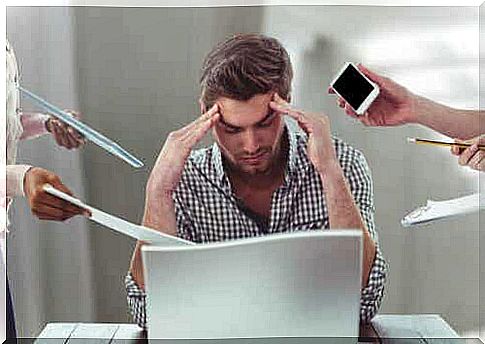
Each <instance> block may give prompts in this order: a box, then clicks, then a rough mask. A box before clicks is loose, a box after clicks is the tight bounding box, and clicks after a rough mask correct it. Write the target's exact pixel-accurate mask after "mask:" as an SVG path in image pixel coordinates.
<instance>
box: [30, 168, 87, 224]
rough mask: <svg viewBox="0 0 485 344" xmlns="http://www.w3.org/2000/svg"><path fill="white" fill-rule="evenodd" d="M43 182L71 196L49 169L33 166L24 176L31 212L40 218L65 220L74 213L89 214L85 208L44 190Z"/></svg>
mask: <svg viewBox="0 0 485 344" xmlns="http://www.w3.org/2000/svg"><path fill="white" fill-rule="evenodd" d="M45 184H50V185H52V186H53V187H54V188H56V189H58V190H60V191H62V192H64V193H66V194H68V195H71V196H72V192H71V191H70V190H69V189H68V188H67V187H66V186H65V185H64V184H62V182H61V180H60V178H59V177H58V176H57V175H55V174H54V173H52V172H51V171H47V170H44V169H43V168H40V167H33V168H31V169H30V170H28V171H27V173H26V174H25V177H24V192H25V197H26V198H27V201H28V202H29V205H30V209H31V211H32V213H33V214H34V215H35V216H37V217H38V218H39V219H41V220H51V221H65V220H67V219H69V218H71V217H73V216H75V215H85V216H89V212H88V211H87V210H85V209H82V208H79V207H76V206H75V205H73V204H71V203H69V202H67V201H65V200H62V199H60V198H57V197H55V196H52V195H50V194H48V193H47V192H45V191H44V189H43V187H44V185H45Z"/></svg>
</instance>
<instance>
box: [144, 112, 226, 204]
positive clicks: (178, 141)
mask: <svg viewBox="0 0 485 344" xmlns="http://www.w3.org/2000/svg"><path fill="white" fill-rule="evenodd" d="M219 116H220V115H219V108H218V106H217V104H215V105H214V106H212V107H211V108H210V109H209V111H207V112H206V113H204V114H202V115H201V116H200V117H199V118H197V119H196V120H195V121H193V122H192V123H190V124H189V125H187V126H185V127H183V128H181V129H179V130H176V131H173V132H171V133H170V134H169V135H168V137H167V140H166V141H165V144H164V145H163V148H162V150H161V152H160V154H159V156H158V158H157V161H156V163H155V166H154V168H153V170H152V172H151V174H150V178H149V180H148V187H154V188H155V189H156V190H157V193H158V192H162V193H165V194H167V195H168V194H171V193H172V192H173V190H175V188H176V187H177V185H178V183H179V181H180V177H181V175H182V172H183V169H184V165H185V162H186V160H187V158H188V157H189V155H190V152H191V151H192V149H193V148H194V146H195V145H196V144H197V143H198V142H199V141H200V140H201V139H202V138H203V137H204V136H205V134H206V133H207V132H208V131H209V129H210V128H212V127H213V125H214V124H215V123H216V122H217V120H218V119H219Z"/></svg>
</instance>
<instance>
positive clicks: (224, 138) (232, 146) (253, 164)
mask: <svg viewBox="0 0 485 344" xmlns="http://www.w3.org/2000/svg"><path fill="white" fill-rule="evenodd" d="M272 99H273V92H271V93H267V94H260V95H256V96H254V97H253V98H251V99H249V100H247V101H239V100H234V99H229V98H224V97H221V98H219V99H217V101H216V103H217V104H218V105H219V113H220V114H221V117H220V120H219V121H218V122H217V123H216V125H215V126H214V129H213V134H214V138H215V140H216V142H217V143H218V144H219V147H220V148H221V151H222V154H223V155H224V157H225V158H226V160H227V161H228V162H229V164H230V167H231V168H233V169H234V170H236V171H237V172H240V173H247V174H250V175H253V176H254V175H258V174H266V173H269V172H270V171H271V169H272V167H273V166H275V165H276V164H277V162H278V158H279V152H280V145H281V136H282V133H283V127H284V126H283V119H282V117H281V115H279V114H278V113H276V112H274V110H272V109H271V108H270V107H269V103H270V102H271V100H272Z"/></svg>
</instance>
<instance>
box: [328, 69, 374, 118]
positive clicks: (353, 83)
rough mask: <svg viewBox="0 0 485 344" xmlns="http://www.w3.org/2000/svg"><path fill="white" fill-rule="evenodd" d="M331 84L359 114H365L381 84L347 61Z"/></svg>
mask: <svg viewBox="0 0 485 344" xmlns="http://www.w3.org/2000/svg"><path fill="white" fill-rule="evenodd" d="M330 86H331V87H332V88H333V90H334V91H335V93H336V94H337V95H338V96H340V97H342V98H343V99H344V100H345V101H346V102H347V103H348V104H349V105H350V106H351V107H352V109H354V111H355V112H356V113H357V114H358V115H362V114H364V112H365V111H367V109H368V108H369V106H370V105H371V104H372V102H373V101H374V100H375V99H376V98H377V96H378V95H379V86H377V84H375V83H374V82H372V81H371V80H369V78H367V77H366V76H365V75H364V74H362V72H361V71H360V70H359V69H358V68H357V67H356V66H355V65H354V64H353V63H351V62H346V63H345V65H344V66H343V67H342V69H341V70H340V72H339V73H338V74H337V76H336V77H335V78H334V79H333V81H332V83H331V84H330Z"/></svg>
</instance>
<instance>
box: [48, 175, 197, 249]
mask: <svg viewBox="0 0 485 344" xmlns="http://www.w3.org/2000/svg"><path fill="white" fill-rule="evenodd" d="M44 190H45V191H46V192H47V193H49V194H51V195H53V196H55V197H58V198H61V199H63V200H65V201H68V202H70V203H72V204H74V205H76V206H78V207H80V208H83V209H87V210H89V211H90V212H91V216H90V217H89V219H90V220H92V221H94V222H97V223H99V224H101V225H103V226H106V227H108V228H111V229H112V230H114V231H116V232H119V233H122V234H125V235H128V236H129V237H132V238H134V239H137V240H141V241H145V242H148V243H152V244H157V245H159V246H176V245H195V243H193V242H191V241H188V240H184V239H180V238H178V237H175V236H172V235H168V234H164V233H161V232H159V231H156V230H154V229H151V228H148V227H144V226H140V225H136V224H134V223H131V222H128V221H126V220H123V219H120V218H119V217H116V216H113V215H110V214H107V213H105V212H103V211H101V210H98V209H96V208H94V207H91V206H89V205H86V204H84V203H83V202H81V201H80V200H79V199H77V198H74V197H72V196H69V195H68V194H66V193H64V192H62V191H59V190H57V189H56V188H54V187H52V186H51V185H48V184H46V185H45V186H44Z"/></svg>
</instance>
